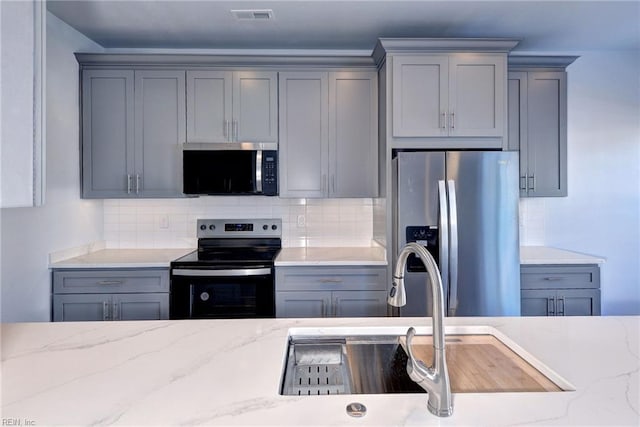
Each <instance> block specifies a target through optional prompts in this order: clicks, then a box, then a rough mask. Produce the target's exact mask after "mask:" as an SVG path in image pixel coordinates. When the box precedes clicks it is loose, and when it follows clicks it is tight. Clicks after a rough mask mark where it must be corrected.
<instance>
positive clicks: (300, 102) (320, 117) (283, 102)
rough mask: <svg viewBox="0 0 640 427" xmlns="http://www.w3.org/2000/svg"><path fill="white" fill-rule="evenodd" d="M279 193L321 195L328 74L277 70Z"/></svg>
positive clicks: (325, 170)
mask: <svg viewBox="0 0 640 427" xmlns="http://www.w3.org/2000/svg"><path fill="white" fill-rule="evenodd" d="M279 91H280V113H279V120H280V143H279V145H280V149H279V160H280V162H279V164H280V171H279V179H280V189H279V194H280V197H323V196H325V195H326V194H327V180H328V176H327V173H328V155H329V149H328V144H329V140H328V104H329V103H328V92H329V91H328V75H327V73H323V72H292V73H280V89H279Z"/></svg>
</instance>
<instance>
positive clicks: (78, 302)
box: [53, 294, 111, 322]
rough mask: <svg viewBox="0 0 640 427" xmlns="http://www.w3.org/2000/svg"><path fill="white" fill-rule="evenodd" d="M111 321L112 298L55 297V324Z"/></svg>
mask: <svg viewBox="0 0 640 427" xmlns="http://www.w3.org/2000/svg"><path fill="white" fill-rule="evenodd" d="M100 320H111V296H110V295H105V294H88V295H85V294H69V295H54V296H53V321H54V322H80V321H100Z"/></svg>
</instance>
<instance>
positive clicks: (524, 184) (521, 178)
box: [520, 175, 527, 191]
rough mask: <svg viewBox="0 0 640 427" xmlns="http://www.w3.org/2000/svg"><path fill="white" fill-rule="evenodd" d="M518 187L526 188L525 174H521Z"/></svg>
mask: <svg viewBox="0 0 640 427" xmlns="http://www.w3.org/2000/svg"><path fill="white" fill-rule="evenodd" d="M520 189H521V190H525V191H526V190H527V175H523V176H521V177H520Z"/></svg>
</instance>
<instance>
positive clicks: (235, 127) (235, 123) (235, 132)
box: [232, 120, 238, 142]
mask: <svg viewBox="0 0 640 427" xmlns="http://www.w3.org/2000/svg"><path fill="white" fill-rule="evenodd" d="M232 138H233V141H235V142H237V141H238V121H237V120H234V121H233V137H232Z"/></svg>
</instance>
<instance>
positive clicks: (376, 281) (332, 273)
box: [276, 267, 387, 317]
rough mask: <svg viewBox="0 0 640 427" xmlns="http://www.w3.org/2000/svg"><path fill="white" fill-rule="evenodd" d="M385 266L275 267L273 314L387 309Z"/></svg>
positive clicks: (353, 314) (333, 313)
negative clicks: (274, 308) (274, 306)
mask: <svg viewBox="0 0 640 427" xmlns="http://www.w3.org/2000/svg"><path fill="white" fill-rule="evenodd" d="M385 279H386V268H384V267H276V317H368V316H385V315H386V313H387V291H386V284H385Z"/></svg>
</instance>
